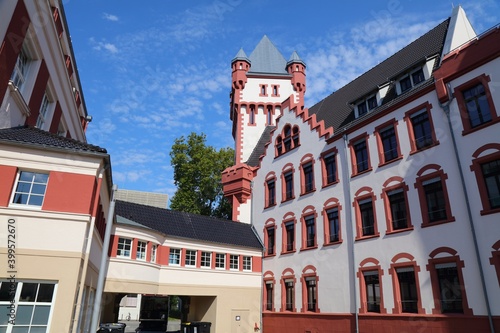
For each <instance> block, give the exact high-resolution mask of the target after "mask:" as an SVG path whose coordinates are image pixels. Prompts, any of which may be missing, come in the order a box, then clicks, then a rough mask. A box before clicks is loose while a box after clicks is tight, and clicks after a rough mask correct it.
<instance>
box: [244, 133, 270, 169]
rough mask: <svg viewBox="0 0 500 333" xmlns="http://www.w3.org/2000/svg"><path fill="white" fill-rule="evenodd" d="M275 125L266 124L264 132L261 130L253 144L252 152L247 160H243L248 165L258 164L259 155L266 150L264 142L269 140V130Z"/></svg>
mask: <svg viewBox="0 0 500 333" xmlns="http://www.w3.org/2000/svg"><path fill="white" fill-rule="evenodd" d="M275 128H276V127H275V126H266V128H265V129H264V132H262V135H261V136H260V139H259V141H258V142H257V144H256V145H255V148H254V149H253V151H252V153H251V154H250V157H249V158H248V160H247V161H246V162H245V163H246V164H247V165H248V166H258V165H259V160H260V156H261V155H262V154H264V152H265V151H266V143H268V142H269V140H271V132H272V131H273V130H274V129H275Z"/></svg>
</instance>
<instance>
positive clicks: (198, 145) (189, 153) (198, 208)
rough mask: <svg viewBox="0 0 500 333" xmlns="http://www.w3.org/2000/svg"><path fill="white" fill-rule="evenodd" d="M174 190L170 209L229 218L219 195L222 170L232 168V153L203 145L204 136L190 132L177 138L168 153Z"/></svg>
mask: <svg viewBox="0 0 500 333" xmlns="http://www.w3.org/2000/svg"><path fill="white" fill-rule="evenodd" d="M170 161H171V164H172V167H173V168H174V183H175V185H176V186H177V191H176V192H175V194H174V196H173V197H172V199H171V201H170V208H171V209H173V210H178V211H183V212H189V213H195V214H201V215H208V216H214V217H221V218H227V219H230V218H231V206H230V204H229V202H228V200H226V199H225V198H224V195H223V192H222V182H221V176H222V171H224V169H226V168H227V167H229V166H231V165H233V162H234V150H233V149H232V148H221V149H219V150H216V149H215V148H214V147H212V146H207V145H206V135H205V134H203V133H202V134H196V133H194V132H193V133H191V134H190V135H189V136H188V137H187V138H185V137H184V136H181V137H180V138H177V139H176V140H175V142H174V144H173V145H172V150H171V151H170Z"/></svg>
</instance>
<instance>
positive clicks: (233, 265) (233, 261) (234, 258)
mask: <svg viewBox="0 0 500 333" xmlns="http://www.w3.org/2000/svg"><path fill="white" fill-rule="evenodd" d="M239 264H240V256H239V255H236V254H231V255H230V256H229V269H231V270H238V269H240V265H239Z"/></svg>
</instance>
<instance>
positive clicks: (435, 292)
mask: <svg viewBox="0 0 500 333" xmlns="http://www.w3.org/2000/svg"><path fill="white" fill-rule="evenodd" d="M443 253H445V254H448V256H446V257H439V258H436V257H437V256H438V255H440V254H443ZM429 257H430V258H431V259H429V263H428V264H427V266H426V268H427V271H429V274H430V279H431V286H432V296H433V298H434V308H433V309H432V313H433V314H441V303H440V302H439V299H440V297H439V294H440V291H439V280H438V277H437V272H436V268H435V265H436V264H443V263H455V264H456V266H457V274H458V280H459V282H460V292H461V293H462V308H463V314H464V315H469V316H472V314H473V313H472V309H471V308H469V304H468V302H467V294H466V288H465V284H464V277H463V274H462V269H463V268H464V267H465V265H464V261H463V260H460V256H458V255H457V251H455V250H454V249H452V248H449V247H440V248H437V249H435V250H434V251H432V252H431V253H430V254H429Z"/></svg>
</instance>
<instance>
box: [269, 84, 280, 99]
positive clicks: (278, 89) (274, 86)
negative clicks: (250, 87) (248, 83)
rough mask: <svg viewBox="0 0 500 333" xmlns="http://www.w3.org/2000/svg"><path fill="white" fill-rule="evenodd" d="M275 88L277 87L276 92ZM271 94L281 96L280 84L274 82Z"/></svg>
mask: <svg viewBox="0 0 500 333" xmlns="http://www.w3.org/2000/svg"><path fill="white" fill-rule="evenodd" d="M275 88H276V94H275V93H274V89H275ZM271 96H272V97H280V85H279V84H273V85H272V86H271Z"/></svg>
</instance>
